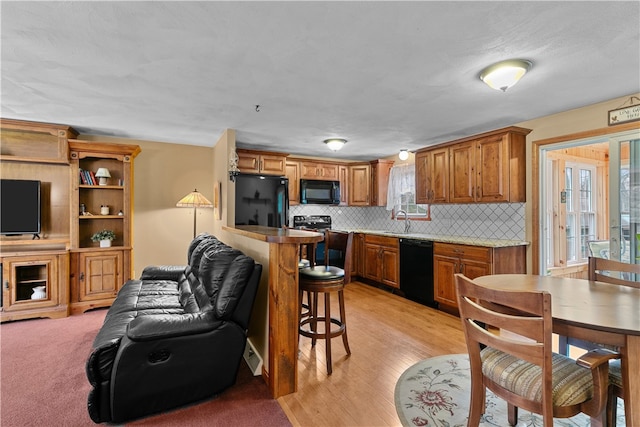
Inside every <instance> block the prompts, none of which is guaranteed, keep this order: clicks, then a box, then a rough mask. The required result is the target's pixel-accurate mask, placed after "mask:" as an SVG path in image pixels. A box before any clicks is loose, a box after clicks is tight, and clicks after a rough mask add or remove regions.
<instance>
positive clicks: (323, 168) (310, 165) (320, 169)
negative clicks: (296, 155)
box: [300, 160, 339, 181]
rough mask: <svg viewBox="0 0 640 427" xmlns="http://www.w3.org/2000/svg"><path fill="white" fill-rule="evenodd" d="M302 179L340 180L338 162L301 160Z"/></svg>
mask: <svg viewBox="0 0 640 427" xmlns="http://www.w3.org/2000/svg"><path fill="white" fill-rule="evenodd" d="M300 178H301V179H322V180H326V181H338V180H339V176H338V164H337V163H322V162H315V161H311V160H301V161H300Z"/></svg>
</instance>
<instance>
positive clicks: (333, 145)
mask: <svg viewBox="0 0 640 427" xmlns="http://www.w3.org/2000/svg"><path fill="white" fill-rule="evenodd" d="M324 143H325V144H327V147H329V150H331V151H338V150H339V149H341V148H342V146H343V145H344V144H346V143H347V140H346V139H343V138H331V139H325V140H324Z"/></svg>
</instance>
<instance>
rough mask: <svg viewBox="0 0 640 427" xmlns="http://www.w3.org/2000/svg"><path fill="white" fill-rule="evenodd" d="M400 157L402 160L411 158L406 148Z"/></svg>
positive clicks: (401, 151)
mask: <svg viewBox="0 0 640 427" xmlns="http://www.w3.org/2000/svg"><path fill="white" fill-rule="evenodd" d="M398 157H399V158H400V160H407V159H408V158H409V151H408V150H407V149H406V148H403V149H401V150H400V153H398Z"/></svg>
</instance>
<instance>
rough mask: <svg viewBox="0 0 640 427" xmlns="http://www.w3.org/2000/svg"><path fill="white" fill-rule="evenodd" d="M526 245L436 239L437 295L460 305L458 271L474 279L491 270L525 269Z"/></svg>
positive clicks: (446, 302)
mask: <svg viewBox="0 0 640 427" xmlns="http://www.w3.org/2000/svg"><path fill="white" fill-rule="evenodd" d="M525 272H526V246H508V247H500V248H489V247H484V246H470V245H460V244H453V243H440V242H435V243H434V248H433V284H434V299H435V300H436V301H437V302H438V303H439V304H443V305H445V306H448V307H452V308H457V307H458V302H457V298H456V291H455V283H454V275H455V274H456V273H462V274H464V275H465V276H467V277H469V278H471V279H474V278H476V277H480V276H486V275H489V274H506V273H525Z"/></svg>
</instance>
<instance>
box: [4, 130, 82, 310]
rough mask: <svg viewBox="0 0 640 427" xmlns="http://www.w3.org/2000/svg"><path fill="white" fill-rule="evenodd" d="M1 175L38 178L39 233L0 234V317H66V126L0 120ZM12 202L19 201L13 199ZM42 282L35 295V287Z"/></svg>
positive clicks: (68, 133)
mask: <svg viewBox="0 0 640 427" xmlns="http://www.w3.org/2000/svg"><path fill="white" fill-rule="evenodd" d="M0 124H1V127H2V131H1V132H0V138H1V140H0V150H1V155H0V161H1V163H2V166H1V167H0V174H1V177H2V178H3V179H22V180H39V181H40V182H41V187H40V197H41V200H43V201H46V202H43V203H42V205H41V212H40V225H41V231H40V234H39V238H38V239H33V238H32V236H31V235H18V236H4V235H3V236H0V262H2V304H1V305H2V308H1V309H0V321H2V322H4V321H8V320H19V319H30V318H37V317H51V318H57V317H65V316H67V315H68V313H69V288H68V280H69V252H68V248H69V245H70V235H69V223H70V218H71V216H70V215H71V214H70V209H69V200H70V191H71V189H70V185H71V180H70V173H69V146H68V141H67V140H68V138H73V137H76V136H77V132H76V131H75V130H74V129H72V128H71V127H69V126H64V125H55V124H48V123H38V122H29V121H22V120H12V119H0ZM16 203H20V201H19V200H16ZM40 286H43V287H44V289H43V293H44V294H42V293H40V292H38V293H37V295H35V296H36V297H39V298H37V299H32V298H31V296H32V294H33V293H34V289H33V288H35V287H40Z"/></svg>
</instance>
